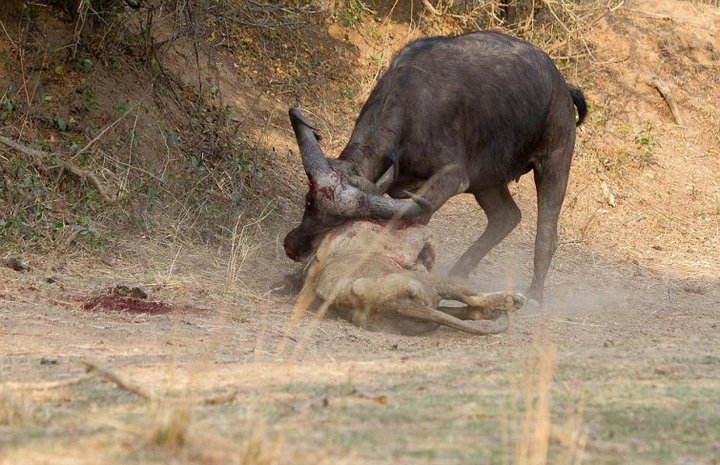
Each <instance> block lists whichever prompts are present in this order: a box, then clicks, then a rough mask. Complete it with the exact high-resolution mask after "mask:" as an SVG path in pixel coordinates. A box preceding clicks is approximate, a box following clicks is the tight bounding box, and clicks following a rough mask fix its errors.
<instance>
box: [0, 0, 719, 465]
mask: <svg viewBox="0 0 720 465" xmlns="http://www.w3.org/2000/svg"><path fill="white" fill-rule="evenodd" d="M669 25H671V26H672V27H670V26H669ZM331 29H333V31H331V33H333V34H336V33H338V31H341V32H340V35H341V36H342V35H343V34H344V32H342V28H341V26H337V25H335V26H332V28H331ZM395 31H396V35H397V40H398V41H400V40H402V39H403V38H404V37H406V36H407V34H412V33H416V31H415V32H413V31H412V30H410V31H408V30H407V28H406V27H405V26H398V28H397V29H396V30H395ZM353 34H354V32H353V31H349V32H348V37H349V39H348V40H355V38H354V37H353ZM585 40H586V41H587V44H588V49H589V50H591V52H592V55H593V60H594V63H593V64H592V65H591V66H590V67H589V71H587V73H585V72H579V73H578V77H577V79H574V81H576V82H578V81H579V82H578V83H579V84H581V85H582V86H583V87H584V88H585V89H586V93H587V95H588V99H589V101H590V102H591V104H592V108H591V111H592V113H591V115H592V116H591V118H590V120H589V121H588V123H586V125H585V126H583V127H582V128H581V130H580V134H579V144H578V153H577V157H576V160H575V165H574V168H573V177H572V181H571V186H570V188H569V192H568V197H567V205H566V208H565V211H564V212H563V217H562V223H561V227H562V238H561V246H560V248H559V250H558V253H557V255H556V258H555V261H554V263H553V269H552V271H551V274H550V282H549V284H548V290H547V292H548V295H549V302H548V306H547V308H546V309H545V310H544V311H542V312H537V313H528V312H526V313H521V314H520V315H518V316H517V317H515V318H514V319H513V321H512V325H511V328H510V330H509V331H508V332H507V333H506V334H502V335H497V336H492V337H487V338H477V337H472V336H468V335H464V334H459V333H456V332H452V331H448V330H441V331H438V332H437V333H435V334H432V335H429V336H426V337H417V338H411V337H400V336H395V335H388V334H378V333H368V332H364V331H361V330H359V329H357V328H355V327H353V326H351V325H349V324H347V323H345V322H343V321H335V320H316V319H315V318H314V317H313V316H312V315H309V314H306V315H302V316H300V317H299V318H298V317H297V315H293V314H294V308H293V305H292V302H291V300H290V299H289V298H286V297H282V296H279V295H277V294H274V293H272V292H271V289H272V288H273V283H274V282H276V281H277V280H278V279H279V278H280V277H281V276H282V274H283V273H284V272H287V271H288V270H290V269H291V266H290V265H288V261H287V260H286V259H285V258H284V257H283V253H282V247H281V246H280V245H279V242H278V239H279V238H278V236H277V235H275V234H271V233H269V231H276V230H277V231H281V230H282V229H283V228H284V227H285V225H283V224H280V225H279V226H278V225H274V224H273V225H266V224H265V223H264V222H263V221H255V222H252V223H249V224H247V225H246V227H243V228H238V230H237V234H236V236H235V237H234V240H233V247H232V248H229V249H228V248H220V249H214V250H208V249H204V248H198V247H193V246H189V245H187V244H185V243H180V242H178V243H174V242H172V241H155V240H153V239H148V238H135V239H134V240H133V242H132V244H131V247H127V250H126V251H125V252H124V253H123V254H122V255H121V256H118V257H114V258H105V259H103V260H97V261H89V260H88V259H87V258H86V257H82V258H81V257H76V256H72V255H70V256H68V255H65V256H63V255H60V254H54V255H49V256H43V257H38V258H34V259H31V260H30V261H29V269H28V270H27V271H23V272H20V271H17V272H16V271H12V270H10V269H3V271H2V273H3V274H2V275H0V352H1V353H2V354H3V357H2V363H1V364H0V463H2V464H3V465H5V464H8V465H10V464H18V463H23V464H40V463H69V464H70V463H72V464H75V463H82V464H84V463H97V462H98V461H102V462H103V463H118V464H125V463H143V464H148V463H158V464H159V463H168V462H172V463H188V464H189V463H207V464H224V463H241V464H247V465H249V464H273V463H308V464H310V463H312V464H318V463H327V464H342V463H348V464H379V463H388V464H389V463H393V464H394V463H407V464H438V463H442V464H485V463H492V464H501V463H502V464H505V463H514V464H524V463H527V464H541V463H557V464H571V463H581V462H583V461H584V462H586V463H598V464H625V463H634V464H678V463H691V464H703V465H705V464H707V465H710V464H717V463H718V457H720V449H719V447H718V443H717V440H716V439H717V437H720V406H719V405H718V404H717V402H713V399H717V398H720V337H718V336H719V334H718V332H719V331H720V329H719V327H718V325H719V324H720V321H719V320H720V317H719V316H718V309H719V307H720V276H718V267H717V264H718V263H720V255H718V254H719V253H720V252H718V249H719V248H718V247H717V245H718V241H719V240H720V238H719V236H718V228H719V226H718V225H719V221H720V218H719V213H720V212H719V211H718V204H719V203H718V201H719V200H720V199H719V197H718V195H720V194H719V193H720V190H719V189H720V181H719V179H718V176H717V175H716V174H715V173H717V172H718V170H717V169H718V168H719V167H718V163H719V162H718V145H719V141H718V139H717V137H718V121H719V118H720V115H719V114H718V111H720V110H718V108H717V105H714V104H713V102H717V101H719V99H720V95H718V92H720V89H718V86H717V83H718V82H717V79H718V78H717V76H718V73H717V71H716V70H717V66H718V63H720V60H719V59H718V56H717V52H716V51H718V50H720V10H718V9H717V8H714V7H710V6H698V5H695V4H692V3H690V2H683V1H679V0H678V1H669V0H664V1H660V2H651V1H649V0H637V1H632V2H631V1H627V2H625V4H624V5H623V7H622V8H619V9H617V10H615V11H613V12H612V13H608V14H607V15H605V16H604V17H603V18H602V19H600V20H599V21H598V22H596V23H594V24H593V27H592V29H591V30H589V31H587V33H586V35H585ZM397 45H399V43H398V44H397ZM359 49H360V53H372V47H370V48H368V49H367V50H364V49H363V48H362V47H360V48H359ZM366 74H367V68H364V69H363V71H362V75H361V76H360V77H358V80H359V82H360V83H362V82H364V81H363V79H364V78H363V76H365V75H366ZM656 78H660V79H662V80H663V81H664V82H665V83H666V84H667V85H669V86H670V87H671V88H672V90H673V95H674V99H675V101H676V104H677V105H678V107H679V108H680V111H681V115H682V118H683V124H682V125H678V124H675V123H674V122H673V119H672V118H673V116H672V114H671V113H670V111H669V110H668V107H667V102H666V101H665V100H664V99H663V97H662V96H661V95H660V94H659V93H658V92H657V90H656V89H655V88H654V87H653V86H652V85H649V84H648V82H652V80H653V79H656ZM360 88H362V87H361V86H359V89H360ZM227 92H229V91H227ZM293 103H294V102H293ZM323 112H327V113H323ZM345 112H347V110H345ZM316 113H319V114H323V115H328V118H329V115H331V114H332V112H331V111H330V110H328V108H327V107H325V106H323V107H322V108H320V109H318V111H317V112H316ZM343 114H345V113H343ZM323 119H324V118H323ZM342 119H343V118H341V120H342ZM268 120H269V121H272V122H273V125H272V127H273V130H272V131H271V134H270V136H269V137H268V139H267V143H268V144H269V145H274V144H277V147H278V148H280V150H277V152H278V153H287V152H286V150H284V148H287V147H291V142H292V141H291V135H290V133H289V131H288V130H287V128H285V127H284V126H283V125H282V124H285V123H281V122H280V119H273V118H270V117H269V118H268ZM342 122H343V121H340V123H342ZM334 124H339V123H334ZM327 128H328V130H331V131H332V133H333V137H331V138H330V146H341V145H342V140H343V134H347V128H345V129H344V131H345V132H340V133H338V132H337V131H338V130H339V129H338V128H337V127H336V126H332V125H330V124H329V123H328V126H327ZM333 148H337V147H333ZM286 162H287V163H288V164H289V163H290V162H288V161H287V160H286V161H283V163H286ZM532 190H533V188H532V183H531V180H529V179H525V180H522V181H521V182H520V183H519V184H517V185H515V186H513V191H514V194H515V196H516V198H517V199H518V203H519V204H520V205H521V208H522V209H523V213H524V220H523V223H522V224H521V226H520V227H519V228H518V230H517V231H516V232H514V233H513V234H512V235H511V236H510V237H509V238H508V239H507V240H506V241H505V242H503V243H502V244H501V245H500V246H499V247H498V248H497V249H496V250H495V251H493V252H492V253H491V254H490V256H489V257H488V258H487V259H486V260H484V261H483V263H482V264H481V266H480V268H479V270H478V271H477V272H476V274H475V275H474V276H473V279H472V280H473V283H474V284H475V285H476V286H477V287H479V288H487V289H496V288H499V287H505V286H513V287H516V286H522V285H524V284H525V283H527V282H528V278H529V270H530V268H531V266H530V264H531V260H532V238H533V234H534V225H533V221H534V212H533V210H534V194H533V192H532ZM297 195H298V197H300V195H301V194H300V193H298V194H297ZM291 205H292V203H291V201H289V202H288V207H287V208H288V212H287V213H289V212H290V210H289V208H290V206H291ZM296 215H297V213H296ZM296 219H297V217H290V218H288V220H287V224H290V223H292V221H295V220H296ZM265 221H267V220H265ZM483 224H484V218H483V215H482V213H481V212H480V211H479V208H478V207H477V206H476V205H474V204H473V202H472V201H471V199H469V198H466V197H462V196H461V197H458V198H456V199H453V200H452V201H451V202H450V203H449V204H448V205H447V206H446V207H444V208H443V209H442V210H441V211H440V212H438V214H437V215H436V217H435V218H434V220H433V222H432V226H433V228H435V230H436V231H437V236H438V241H439V243H440V247H441V249H440V257H441V258H442V263H441V265H442V266H447V265H448V264H449V263H450V262H451V260H452V259H453V258H454V257H457V256H458V255H459V254H460V253H461V252H462V251H463V250H464V248H465V247H467V245H468V244H469V243H471V242H472V241H473V240H474V239H475V238H476V237H477V236H478V235H479V233H480V230H481V229H482V226H483ZM280 237H281V236H280ZM158 244H160V245H158ZM118 285H127V286H129V287H132V286H139V287H140V288H142V289H143V290H144V291H146V292H147V294H149V296H148V297H147V298H145V299H143V298H140V297H142V295H141V293H133V292H132V291H131V290H126V289H118V288H115V290H114V291H113V290H111V289H112V288H114V287H116V286H118ZM102 303H105V304H107V305H101V304H102ZM111 304H112V305H111ZM117 308H121V309H124V310H119V311H118V310H117ZM82 362H90V363H92V364H94V365H95V366H96V367H101V368H104V369H106V370H108V371H110V372H112V373H113V374H114V375H115V376H116V377H119V378H120V380H121V381H122V382H121V383H120V384H121V385H122V387H119V386H118V379H115V381H113V382H110V381H108V379H107V377H102V376H99V375H97V371H94V372H92V373H96V374H95V375H94V377H92V378H88V379H85V378H83V376H84V375H83V373H84V367H85V366H86V365H83V364H82ZM55 381H68V384H67V385H50V384H47V383H48V382H55ZM71 381H77V382H75V383H72V384H70V382H71ZM227 393H231V394H235V396H234V397H232V396H227V397H226V398H225V399H217V398H216V399H215V400H216V401H217V402H216V403H213V402H209V400H213V399H212V396H216V395H224V394H227ZM167 397H171V398H175V399H168V398H167ZM200 397H205V399H204V400H207V401H208V402H203V399H200ZM178 398H181V399H178ZM183 399H184V400H183Z"/></svg>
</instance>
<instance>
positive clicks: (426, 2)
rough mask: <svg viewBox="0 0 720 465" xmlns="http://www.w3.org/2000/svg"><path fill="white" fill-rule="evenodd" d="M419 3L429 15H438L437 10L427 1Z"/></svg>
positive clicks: (421, 0) (422, 0)
mask: <svg viewBox="0 0 720 465" xmlns="http://www.w3.org/2000/svg"><path fill="white" fill-rule="evenodd" d="M420 3H422V4H423V6H424V7H425V9H427V10H428V11H429V12H430V13H432V14H434V15H439V14H440V12H439V11H438V10H437V8H435V7H434V6H432V4H431V3H430V1H429V0H420Z"/></svg>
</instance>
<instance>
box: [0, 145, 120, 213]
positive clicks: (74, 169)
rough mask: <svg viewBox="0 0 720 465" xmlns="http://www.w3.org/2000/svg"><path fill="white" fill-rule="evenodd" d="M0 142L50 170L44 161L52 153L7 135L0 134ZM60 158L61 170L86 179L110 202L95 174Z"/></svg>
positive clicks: (43, 169) (38, 165)
mask: <svg viewBox="0 0 720 465" xmlns="http://www.w3.org/2000/svg"><path fill="white" fill-rule="evenodd" d="M0 142H1V143H3V144H5V145H6V146H8V147H10V148H13V149H15V150H17V151H18V152H21V153H24V154H25V155H28V156H29V157H30V158H32V161H33V163H34V164H35V165H36V166H37V167H38V168H39V169H40V170H41V171H43V172H47V171H49V170H50V168H48V167H47V166H45V162H46V161H47V160H48V159H49V158H50V157H52V156H53V154H51V153H49V152H45V151H43V150H38V149H34V148H31V147H28V146H27V145H24V144H21V143H19V142H16V141H14V140H12V139H10V138H8V137H5V136H0ZM57 158H58V159H59V160H60V168H61V169H63V170H66V171H68V172H70V173H72V174H74V175H75V176H77V177H78V178H80V179H82V180H83V181H86V182H88V183H90V184H92V185H93V186H94V187H95V189H96V190H97V191H98V193H99V194H100V197H101V198H102V200H103V201H104V202H106V203H110V202H112V199H111V198H110V196H109V195H108V193H107V189H105V186H103V184H102V183H101V182H100V180H99V179H98V178H97V176H95V174H93V173H91V172H89V171H86V170H84V169H82V168H80V167H79V166H77V165H76V164H74V163H72V162H70V161H65V160H62V159H60V157H57Z"/></svg>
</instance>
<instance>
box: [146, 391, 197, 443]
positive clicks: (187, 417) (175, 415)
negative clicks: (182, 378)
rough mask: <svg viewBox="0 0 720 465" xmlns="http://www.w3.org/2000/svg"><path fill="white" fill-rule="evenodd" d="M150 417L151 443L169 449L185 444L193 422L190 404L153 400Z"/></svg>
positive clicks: (149, 439)
mask: <svg viewBox="0 0 720 465" xmlns="http://www.w3.org/2000/svg"><path fill="white" fill-rule="evenodd" d="M149 417H150V421H151V424H150V429H149V437H148V443H149V444H151V445H157V446H161V447H165V448H168V449H175V448H178V447H182V446H184V445H185V443H186V442H187V438H188V429H189V428H190V423H191V411H190V406H189V405H182V404H172V405H171V404H168V403H165V402H153V403H151V404H150V406H149Z"/></svg>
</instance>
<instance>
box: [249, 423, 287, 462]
mask: <svg viewBox="0 0 720 465" xmlns="http://www.w3.org/2000/svg"><path fill="white" fill-rule="evenodd" d="M251 430H252V433H251V434H250V436H249V437H248V439H247V440H246V441H245V443H244V444H243V447H242V450H241V452H240V459H239V461H238V464H239V465H276V464H277V463H279V451H280V448H281V446H282V438H280V437H278V438H276V439H275V440H268V435H267V431H266V427H265V423H264V422H256V423H255V424H254V425H253V426H252V427H251Z"/></svg>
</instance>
